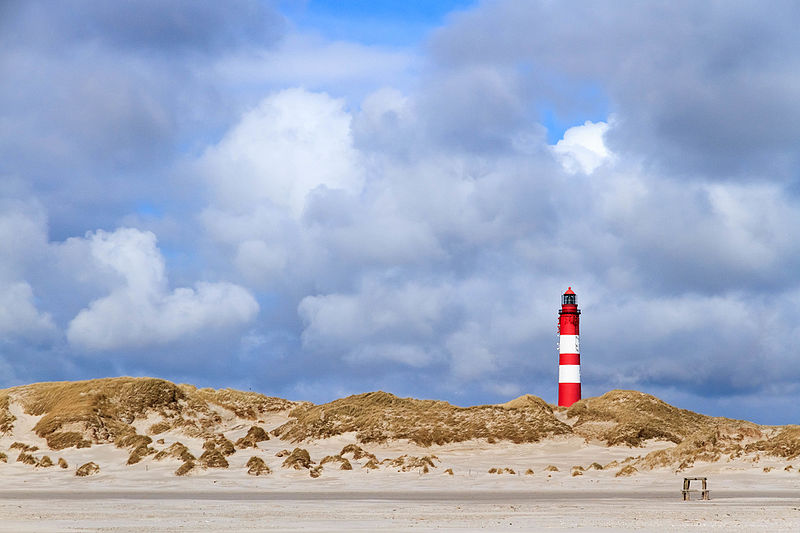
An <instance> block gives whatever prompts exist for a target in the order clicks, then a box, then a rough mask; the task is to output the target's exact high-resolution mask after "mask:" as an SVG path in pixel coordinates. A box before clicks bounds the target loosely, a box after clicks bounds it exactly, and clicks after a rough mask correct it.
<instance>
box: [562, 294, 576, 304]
mask: <svg viewBox="0 0 800 533" xmlns="http://www.w3.org/2000/svg"><path fill="white" fill-rule="evenodd" d="M561 304H562V305H575V295H574V294H565V295H564V296H562V301H561Z"/></svg>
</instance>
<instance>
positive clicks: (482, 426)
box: [273, 392, 572, 446]
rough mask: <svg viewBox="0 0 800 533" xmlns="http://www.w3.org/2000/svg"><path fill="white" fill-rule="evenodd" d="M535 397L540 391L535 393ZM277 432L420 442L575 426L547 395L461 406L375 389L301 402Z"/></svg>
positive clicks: (532, 434) (523, 438)
mask: <svg viewBox="0 0 800 533" xmlns="http://www.w3.org/2000/svg"><path fill="white" fill-rule="evenodd" d="M531 398H534V397H531ZM290 416H291V417H292V420H290V421H289V422H287V423H286V424H284V425H282V426H280V427H279V428H276V429H275V430H274V431H273V434H274V435H277V436H279V437H281V438H282V439H286V440H289V441H291V442H302V441H305V440H309V439H324V438H328V437H333V436H336V435H341V434H343V433H347V432H351V431H352V432H355V433H356V439H357V440H358V442H359V443H362V444H363V443H370V442H386V441H388V440H398V439H408V440H409V441H411V442H413V443H415V444H418V445H420V446H430V445H432V444H447V443H451V442H462V441H466V440H470V439H486V440H494V441H500V440H505V441H511V442H515V443H522V442H538V441H539V440H541V439H543V438H545V437H549V436H553V435H564V434H569V433H571V432H572V429H571V428H570V427H569V426H568V425H566V424H564V423H563V422H561V421H559V420H558V419H557V418H556V417H555V415H554V414H553V409H552V407H550V406H549V405H548V404H547V403H545V402H544V401H535V400H527V399H525V400H521V401H520V402H518V403H513V402H509V404H504V405H482V406H474V407H456V406H454V405H451V404H449V403H447V402H442V401H435V400H416V399H413V398H398V397H397V396H394V395H393V394H389V393H386V392H370V393H366V394H358V395H355V396H349V397H347V398H342V399H339V400H335V401H333V402H330V403H327V404H324V405H316V406H311V405H301V406H299V407H297V408H295V409H294V410H292V411H291V412H290Z"/></svg>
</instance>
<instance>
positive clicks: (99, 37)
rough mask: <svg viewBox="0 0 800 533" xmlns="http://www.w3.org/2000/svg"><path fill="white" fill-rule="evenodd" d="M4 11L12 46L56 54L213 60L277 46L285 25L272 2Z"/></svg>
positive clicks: (45, 5) (128, 0)
mask: <svg viewBox="0 0 800 533" xmlns="http://www.w3.org/2000/svg"><path fill="white" fill-rule="evenodd" d="M3 10H4V14H5V15H6V16H5V17H4V19H5V21H6V22H5V27H6V31H5V32H4V33H5V40H6V42H27V43H29V44H30V45H32V46H34V47H47V48H48V49H50V51H54V50H58V49H60V48H62V47H63V46H64V45H65V44H66V43H69V44H80V45H84V46H88V47H108V46H110V47H114V48H118V49H120V50H121V51H123V52H131V51H133V52H135V53H137V54H141V53H164V54H176V53H178V54H202V55H208V54H216V53H221V52H225V51H226V50H230V49H232V48H236V47H240V46H248V47H263V46H271V45H272V44H274V43H275V42H276V41H277V40H278V39H279V38H280V37H281V35H282V34H283V31H284V25H285V21H284V19H283V17H282V16H281V15H280V14H279V13H278V11H277V10H276V9H275V3H274V2H271V1H269V0H266V1H258V0H233V1H230V2H224V3H218V2H192V1H190V0H169V1H165V2H158V1H155V0H143V1H134V0H121V1H119V2H97V1H94V0H69V1H66V2H55V3H54V2H39V1H32V2H17V1H13V0H11V1H8V2H6V5H5V6H4V8H3Z"/></svg>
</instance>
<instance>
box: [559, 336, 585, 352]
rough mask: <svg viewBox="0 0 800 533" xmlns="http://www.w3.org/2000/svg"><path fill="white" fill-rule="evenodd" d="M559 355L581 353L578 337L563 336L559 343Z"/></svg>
mask: <svg viewBox="0 0 800 533" xmlns="http://www.w3.org/2000/svg"><path fill="white" fill-rule="evenodd" d="M558 353H581V346H580V342H578V336H577V335H561V338H560V339H559V341H558Z"/></svg>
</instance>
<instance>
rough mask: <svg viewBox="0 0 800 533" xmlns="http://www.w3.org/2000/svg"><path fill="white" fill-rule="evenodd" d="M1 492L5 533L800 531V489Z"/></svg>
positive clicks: (1, 513)
mask: <svg viewBox="0 0 800 533" xmlns="http://www.w3.org/2000/svg"><path fill="white" fill-rule="evenodd" d="M712 498H713V499H712V500H711V501H707V502H703V501H692V502H682V501H680V497H679V494H678V493H677V491H675V490H672V491H667V490H655V489H654V490H649V489H645V490H631V489H627V490H626V489H625V488H622V489H618V490H614V489H611V488H608V489H604V490H580V489H576V490H566V491H565V490H554V491H546V490H545V491H543V490H531V491H519V490H514V491H507V490H502V489H499V490H493V491H470V490H461V491H447V492H444V491H425V490H419V491H412V490H409V491H403V492H392V491H361V492H334V491H330V492H328V491H325V492H314V491H308V492H284V491H279V492H276V491H248V492H242V491H239V490H235V489H229V490H226V489H222V490H214V489H210V490H208V491H197V490H194V491H193V490H186V491H174V490H172V491H155V492H154V491H138V492H137V491H112V490H109V491H102V492H84V491H80V490H77V491H52V490H46V489H42V490H38V491H37V490H33V491H30V490H19V491H9V490H5V491H2V492H0V516H3V521H2V523H0V530H2V531H9V532H11V531H16V532H25V531H31V532H33V531H219V530H228V531H246V530H254V531H255V530H270V531H295V530H306V531H356V530H357V531H377V530H380V529H392V530H414V531H434V530H440V529H445V530H449V531H479V530H483V531H487V530H488V531H497V530H524V531H532V530H533V531H535V530H540V529H547V530H553V531H566V530H569V529H574V528H582V529H584V530H588V531H601V530H612V529H613V530H617V531H620V530H630V531H633V530H638V531H681V530H697V529H702V530H704V531H722V530H729V531H797V529H798V527H800V489H794V490H789V489H783V490H758V491H756V492H754V491H749V490H719V491H715V492H714V493H712Z"/></svg>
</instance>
